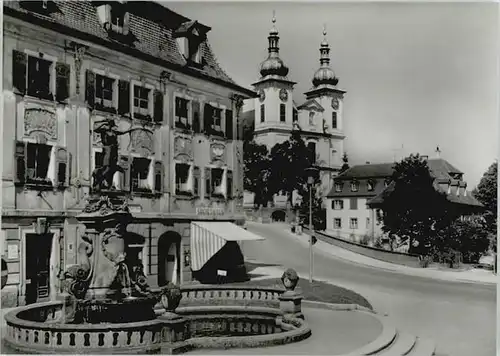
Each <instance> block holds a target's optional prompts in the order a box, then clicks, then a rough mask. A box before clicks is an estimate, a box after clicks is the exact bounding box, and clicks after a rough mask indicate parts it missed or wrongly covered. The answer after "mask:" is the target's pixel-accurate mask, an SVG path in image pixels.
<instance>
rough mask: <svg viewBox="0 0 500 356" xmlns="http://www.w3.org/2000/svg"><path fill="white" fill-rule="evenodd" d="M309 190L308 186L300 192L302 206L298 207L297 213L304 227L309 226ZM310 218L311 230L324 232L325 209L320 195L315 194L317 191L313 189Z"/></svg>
mask: <svg viewBox="0 0 500 356" xmlns="http://www.w3.org/2000/svg"><path fill="white" fill-rule="evenodd" d="M309 189H311V188H310V186H309V185H308V186H306V187H305V189H304V190H303V191H302V197H303V198H302V204H301V205H300V207H298V209H297V210H298V213H299V215H300V217H301V218H302V219H303V223H304V225H305V226H309ZM312 194H313V195H312V199H311V200H312V217H313V219H312V220H313V228H314V229H315V230H325V229H326V209H324V208H323V199H322V198H321V195H320V194H317V190H316V189H314V188H313V192H312Z"/></svg>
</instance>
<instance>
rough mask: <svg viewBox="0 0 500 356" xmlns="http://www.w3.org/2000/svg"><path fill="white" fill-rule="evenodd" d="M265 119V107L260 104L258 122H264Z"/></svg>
mask: <svg viewBox="0 0 500 356" xmlns="http://www.w3.org/2000/svg"><path fill="white" fill-rule="evenodd" d="M265 120H266V108H265V106H264V104H260V122H264V121H265Z"/></svg>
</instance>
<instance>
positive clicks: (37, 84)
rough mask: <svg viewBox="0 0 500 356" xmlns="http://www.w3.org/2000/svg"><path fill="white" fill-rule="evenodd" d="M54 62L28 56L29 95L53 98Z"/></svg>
mask: <svg viewBox="0 0 500 356" xmlns="http://www.w3.org/2000/svg"><path fill="white" fill-rule="evenodd" d="M51 66H52V62H51V61H47V60H45V59H42V58H36V57H33V56H28V95H31V96H35V97H37V98H42V99H47V100H53V97H52V93H51V90H50V74H51Z"/></svg>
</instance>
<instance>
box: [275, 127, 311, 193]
mask: <svg viewBox="0 0 500 356" xmlns="http://www.w3.org/2000/svg"><path fill="white" fill-rule="evenodd" d="M270 156H271V168H270V175H269V180H268V184H269V192H270V193H272V194H277V193H279V192H284V193H286V194H287V196H288V198H287V199H288V201H289V202H290V203H292V193H293V191H294V190H298V191H299V193H300V192H302V191H303V190H304V186H305V184H306V183H307V178H306V176H305V174H304V172H305V169H306V168H309V167H310V166H311V164H312V162H311V155H310V151H309V149H308V148H307V147H306V145H305V143H304V140H302V137H301V136H300V132H299V131H292V135H291V136H290V138H289V139H288V140H287V141H285V142H283V143H278V144H276V145H275V146H274V147H273V148H272V149H271V154H270Z"/></svg>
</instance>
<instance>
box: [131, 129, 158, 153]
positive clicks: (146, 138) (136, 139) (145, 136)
mask: <svg viewBox="0 0 500 356" xmlns="http://www.w3.org/2000/svg"><path fill="white" fill-rule="evenodd" d="M154 147H155V146H154V136H153V132H152V131H149V130H134V131H132V132H131V133H130V143H129V147H128V149H129V150H130V151H131V152H135V153H138V154H140V155H141V156H145V157H149V156H152V155H154V152H155V149H154Z"/></svg>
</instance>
